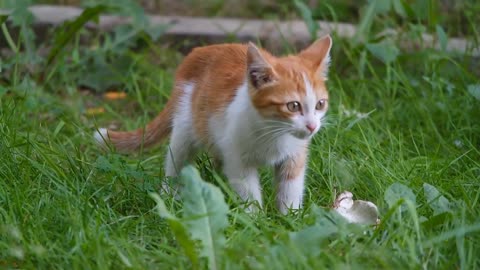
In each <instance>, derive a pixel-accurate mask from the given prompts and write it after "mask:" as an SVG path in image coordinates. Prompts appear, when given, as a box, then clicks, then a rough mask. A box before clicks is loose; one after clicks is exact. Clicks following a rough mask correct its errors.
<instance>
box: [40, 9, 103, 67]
mask: <svg viewBox="0 0 480 270" xmlns="http://www.w3.org/2000/svg"><path fill="white" fill-rule="evenodd" d="M106 10H107V7H106V6H104V5H97V6H95V7H91V8H86V9H85V10H84V11H83V12H82V14H80V16H78V17H77V18H76V19H75V20H73V21H67V22H65V23H64V25H63V28H62V30H61V31H59V32H58V34H57V35H56V36H55V40H54V43H53V48H52V49H51V50H50V53H49V54H48V57H47V66H50V64H51V63H52V61H53V59H55V57H56V56H57V55H58V54H59V53H60V51H61V50H62V49H63V48H64V47H65V46H66V45H67V43H68V42H69V41H70V40H71V39H72V38H73V37H74V36H75V34H76V33H77V32H79V31H80V30H81V28H82V27H83V26H84V25H85V24H86V23H87V22H89V21H91V20H97V19H98V16H99V14H100V13H102V12H104V11H106Z"/></svg>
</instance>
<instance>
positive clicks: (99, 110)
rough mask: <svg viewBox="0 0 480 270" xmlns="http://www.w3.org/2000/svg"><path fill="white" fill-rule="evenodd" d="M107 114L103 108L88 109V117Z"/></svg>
mask: <svg viewBox="0 0 480 270" xmlns="http://www.w3.org/2000/svg"><path fill="white" fill-rule="evenodd" d="M104 112H105V108H103V107H93V108H87V112H86V114H87V115H97V114H102V113H104Z"/></svg>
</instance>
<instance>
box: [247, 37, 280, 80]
mask: <svg viewBox="0 0 480 270" xmlns="http://www.w3.org/2000/svg"><path fill="white" fill-rule="evenodd" d="M247 72H248V74H247V76H248V80H249V82H250V84H251V85H252V86H253V87H255V88H256V89H262V88H264V87H266V86H269V85H272V84H274V83H275V82H277V80H278V78H277V74H276V73H275V71H274V69H273V66H272V65H271V64H270V62H269V61H268V60H267V59H266V58H265V56H264V55H263V54H262V53H261V52H260V50H259V49H258V48H257V46H255V45H254V44H253V43H252V42H249V43H248V48H247Z"/></svg>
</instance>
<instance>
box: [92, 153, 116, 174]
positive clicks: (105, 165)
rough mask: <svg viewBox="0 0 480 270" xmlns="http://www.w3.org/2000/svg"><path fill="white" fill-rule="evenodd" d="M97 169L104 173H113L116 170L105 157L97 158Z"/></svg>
mask: <svg viewBox="0 0 480 270" xmlns="http://www.w3.org/2000/svg"><path fill="white" fill-rule="evenodd" d="M95 168H97V169H99V170H100V171H103V172H111V171H113V170H114V169H113V166H112V164H111V163H110V161H108V159H107V158H106V157H104V156H99V157H98V158H97V161H95Z"/></svg>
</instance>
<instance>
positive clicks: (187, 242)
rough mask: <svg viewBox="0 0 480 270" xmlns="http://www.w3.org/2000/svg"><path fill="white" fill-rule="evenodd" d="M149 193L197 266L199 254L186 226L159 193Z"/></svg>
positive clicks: (160, 213) (179, 242) (176, 237)
mask: <svg viewBox="0 0 480 270" xmlns="http://www.w3.org/2000/svg"><path fill="white" fill-rule="evenodd" d="M149 195H150V197H151V198H152V199H153V200H154V201H155V202H156V203H157V211H158V214H159V215H160V217H162V218H164V219H166V220H167V222H168V226H169V227H170V229H171V230H172V232H173V234H174V235H175V239H176V241H177V242H178V244H179V245H180V246H181V247H182V248H183V250H184V251H185V255H187V257H188V258H189V259H190V261H191V262H192V264H193V265H194V266H197V263H198V256H197V252H196V250H195V243H194V242H193V241H192V239H190V237H189V235H188V232H187V230H186V228H185V226H184V225H183V224H182V222H181V221H180V220H179V219H178V218H177V217H175V215H173V214H172V213H170V211H168V209H167V207H166V206H165V203H164V202H163V200H162V199H161V198H160V196H158V194H156V193H150V194H149Z"/></svg>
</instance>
